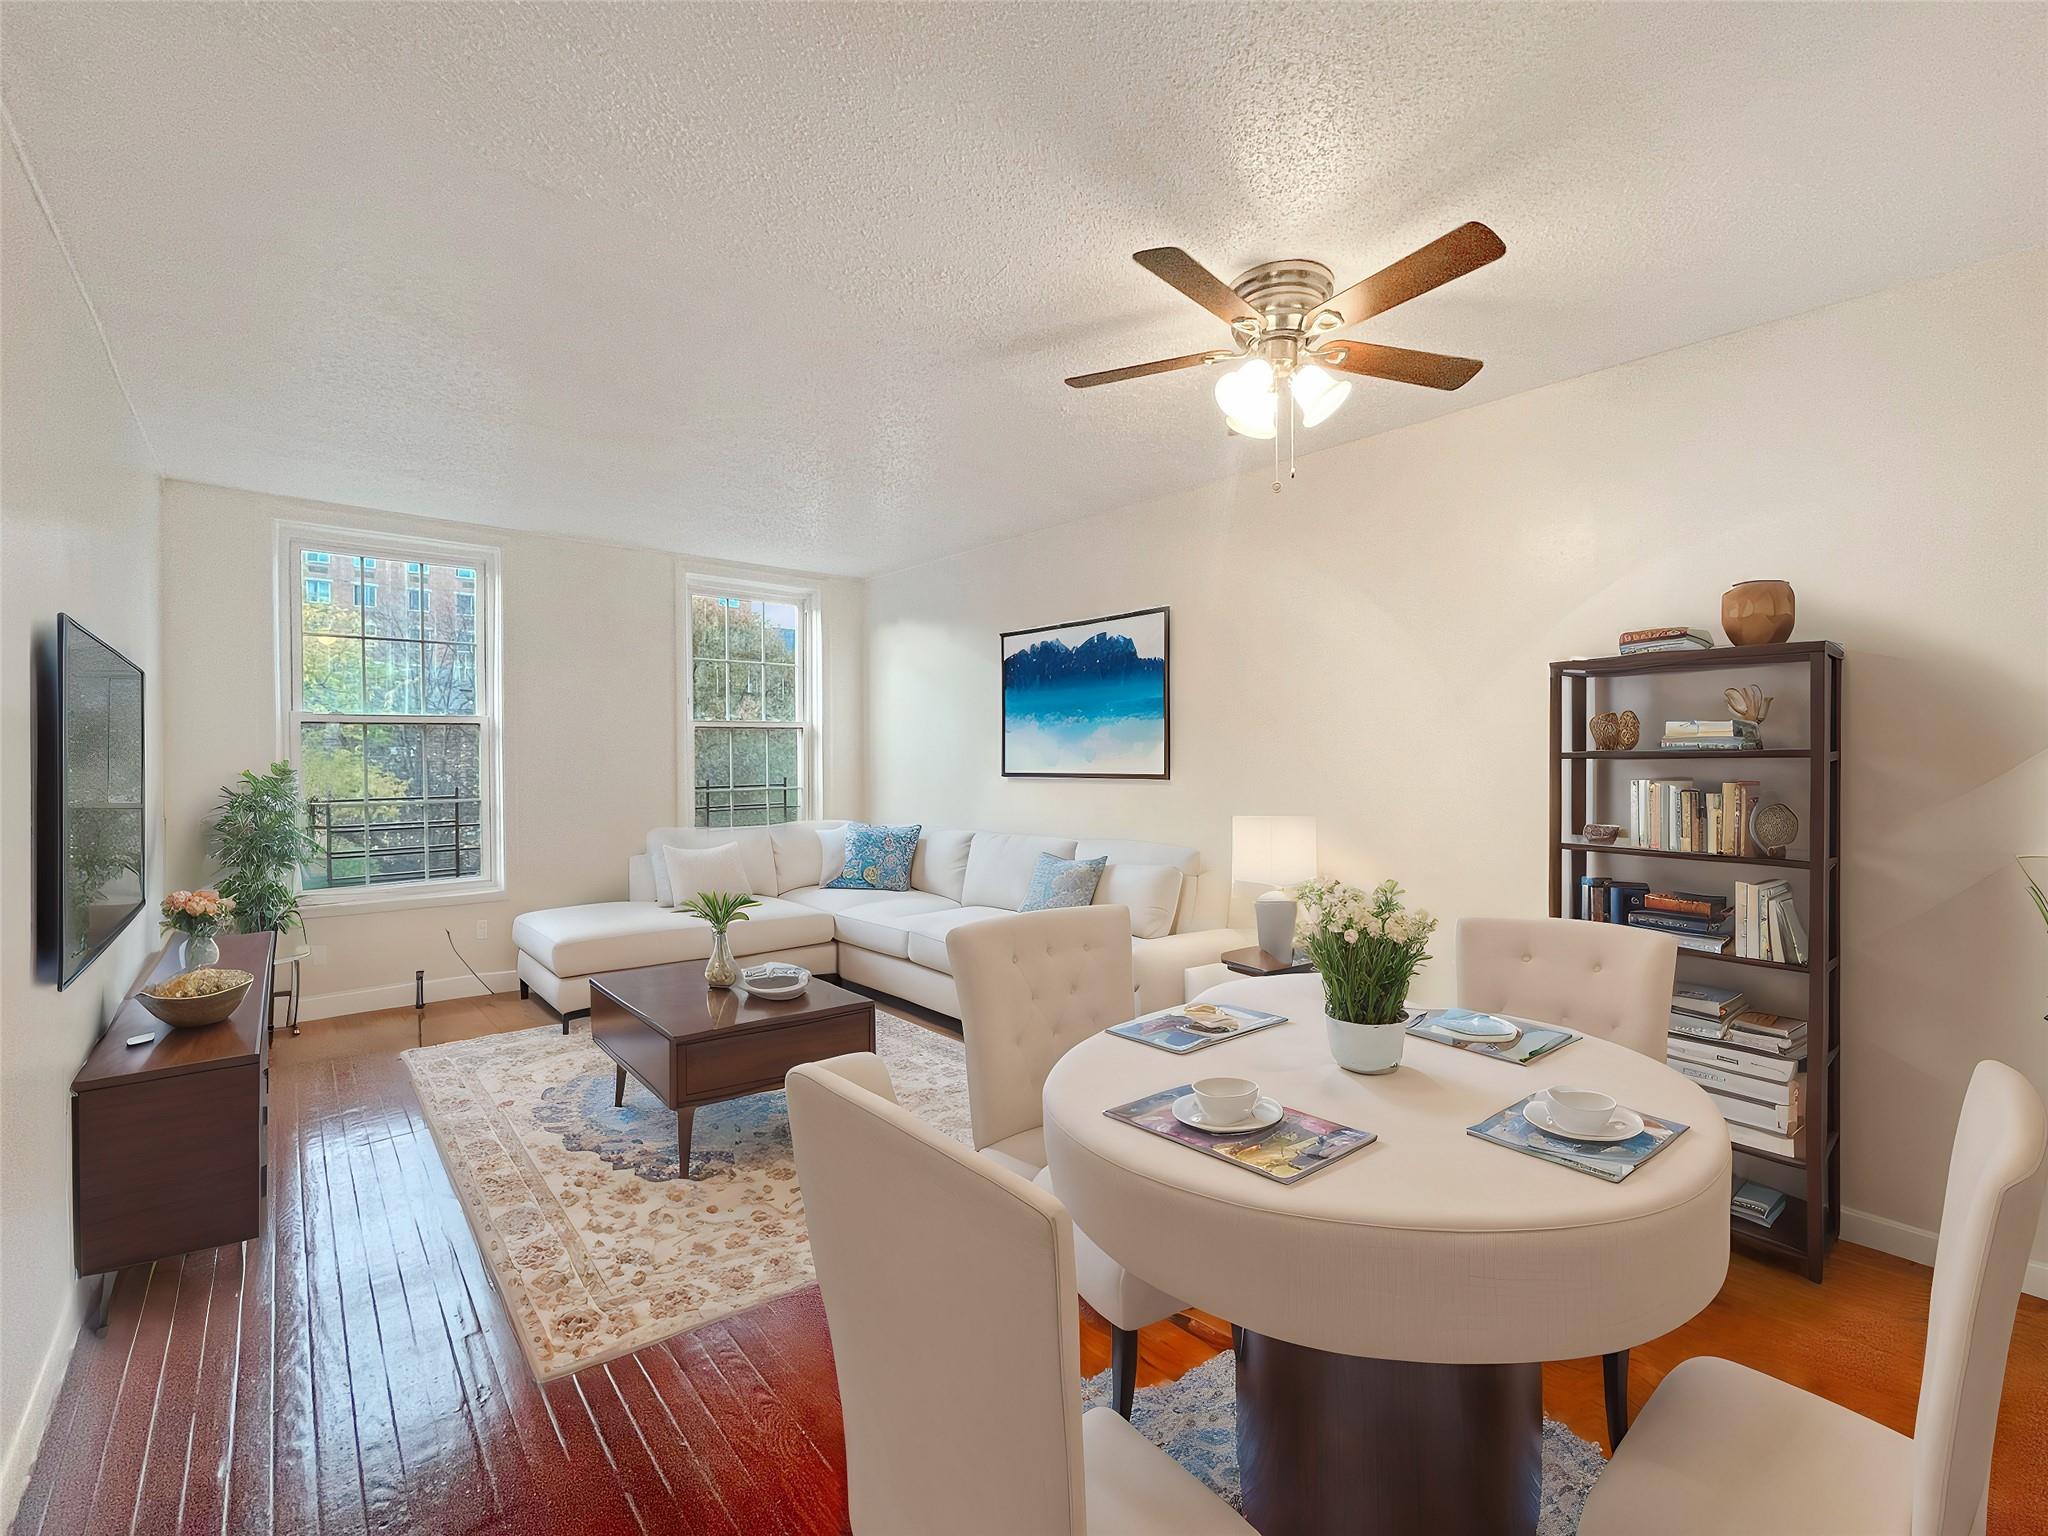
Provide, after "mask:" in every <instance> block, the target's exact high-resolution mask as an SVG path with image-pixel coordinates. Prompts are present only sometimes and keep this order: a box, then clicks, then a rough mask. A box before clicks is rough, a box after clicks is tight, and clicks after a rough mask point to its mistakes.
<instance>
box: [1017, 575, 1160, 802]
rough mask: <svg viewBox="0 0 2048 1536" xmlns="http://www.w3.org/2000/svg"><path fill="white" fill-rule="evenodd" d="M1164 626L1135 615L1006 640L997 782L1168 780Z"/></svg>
mask: <svg viewBox="0 0 2048 1536" xmlns="http://www.w3.org/2000/svg"><path fill="white" fill-rule="evenodd" d="M1166 619H1167V610H1166V609H1164V608H1142V609H1140V610H1138V611H1137V612H1136V613H1119V614H1113V615H1111V616H1110V617H1109V618H1106V619H1086V620H1083V621H1082V622H1080V623H1075V624H1047V625H1045V626H1043V627H1041V628H1038V629H1018V630H1011V631H1010V632H1009V633H1007V634H1005V635H1004V636H1003V637H1002V658H1003V776H1004V777H1005V778H1010V779H1163V778H1167V777H1169V774H1168V771H1167V769H1168V756H1167V745H1168V718H1169V710H1168V701H1169V699H1170V698H1171V695H1170V693H1169V692H1168V689H1167V678H1166V661H1167V655H1166V651H1167V631H1166Z"/></svg>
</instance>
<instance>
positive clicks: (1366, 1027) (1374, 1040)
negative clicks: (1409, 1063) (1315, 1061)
mask: <svg viewBox="0 0 2048 1536" xmlns="http://www.w3.org/2000/svg"><path fill="white" fill-rule="evenodd" d="M1323 1024H1324V1026H1325V1028H1326V1029H1327V1030H1328V1032H1329V1036H1330V1054H1331V1055H1332V1056H1334V1057H1335V1058H1336V1059H1337V1065H1338V1066H1340V1067H1342V1068H1343V1069H1344V1070H1345V1071H1346V1072H1363V1073H1368V1074H1378V1073H1381V1072H1391V1071H1393V1070H1394V1068H1396V1067H1398V1066H1399V1065H1401V1042H1402V1041H1404V1040H1406V1039H1407V1038H1408V1014H1407V1011H1406V1010H1405V1009H1404V1010H1402V1013H1401V1018H1400V1022H1399V1023H1395V1024H1350V1023H1346V1022H1345V1021H1344V1020H1343V1019H1333V1018H1331V1017H1330V1016H1329V1015H1328V1014H1327V1013H1326V1014H1324V1015H1323Z"/></svg>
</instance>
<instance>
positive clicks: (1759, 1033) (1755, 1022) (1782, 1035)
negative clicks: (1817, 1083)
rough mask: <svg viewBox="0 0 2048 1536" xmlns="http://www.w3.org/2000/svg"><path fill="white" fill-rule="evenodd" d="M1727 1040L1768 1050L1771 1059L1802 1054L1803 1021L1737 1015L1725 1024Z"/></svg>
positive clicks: (1772, 1014)
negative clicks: (1772, 1057) (1772, 1056)
mask: <svg viewBox="0 0 2048 1536" xmlns="http://www.w3.org/2000/svg"><path fill="white" fill-rule="evenodd" d="M1727 1038H1728V1039H1729V1040H1730V1041H1732V1042H1733V1043H1734V1044H1736V1045H1745V1046H1748V1047H1750V1048H1751V1049H1753V1050H1759V1051H1768V1052H1770V1053H1771V1054H1772V1055H1774V1056H1793V1055H1803V1054H1804V1053H1805V1050H1806V1020H1804V1019H1782V1018H1780V1017H1779V1016H1778V1015H1777V1014H1775V1013H1756V1012H1749V1013H1739V1014H1736V1015H1735V1016H1734V1017H1733V1018H1731V1019H1730V1020H1729V1021H1728V1036H1727Z"/></svg>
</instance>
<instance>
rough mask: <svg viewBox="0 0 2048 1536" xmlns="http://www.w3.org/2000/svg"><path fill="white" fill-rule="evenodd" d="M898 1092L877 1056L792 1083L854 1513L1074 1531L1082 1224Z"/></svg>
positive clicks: (858, 1525)
mask: <svg viewBox="0 0 2048 1536" xmlns="http://www.w3.org/2000/svg"><path fill="white" fill-rule="evenodd" d="M1126 937H1128V935H1126ZM887 1086H888V1074H887V1072H886V1071H885V1070H884V1069H883V1067H882V1064H881V1063H880V1062H879V1061H878V1060H877V1059H876V1058H875V1057H873V1056H867V1055H862V1056H842V1057H838V1058H836V1059H834V1060H832V1061H826V1062H818V1063H815V1064H811V1065H806V1066H800V1067H797V1068H794V1069H793V1070H792V1071H791V1072H790V1074H789V1077H788V1089H789V1128H790V1132H791V1136H792V1138H793V1140H794V1141H795V1143H796V1172H797V1179H798V1182H799V1183H800V1184H801V1185H802V1187H803V1196H804V1216H805V1218H806V1220H807V1221H808V1222H809V1224H810V1237H811V1254H812V1257H813V1259H814V1260H815V1262H816V1264H817V1270H818V1288H819V1289H820V1291H822V1292H823V1293H824V1298H825V1320H826V1322H827V1323H829V1324H830V1325H831V1329H832V1359H833V1364H834V1367H835V1369H836V1371H837V1374H838V1378H839V1400H840V1403H841V1405H842V1408H843V1410H844V1419H845V1424H846V1501H847V1506H848V1512H849V1514H850V1516H851V1524H852V1527H853V1529H854V1530H855V1531H857V1532H860V1533H862V1536H960V1533H964V1532H973V1533H974V1536H1075V1533H1078V1532H1081V1531H1083V1530H1085V1529H1086V1528H1087V1510H1086V1504H1085V1493H1084V1489H1085V1483H1084V1480H1083V1479H1084V1464H1083V1461H1082V1448H1081V1446H1082V1441H1081V1398H1080V1394H1079V1393H1078V1392H1077V1391H1076V1390H1075V1382H1076V1381H1077V1380H1078V1379H1079V1377H1080V1373H1081V1331H1080V1330H1081V1316H1080V1308H1079V1307H1077V1306H1076V1305H1075V1304H1074V1229H1073V1223H1072V1221H1070V1220H1069V1219H1068V1217H1067V1213H1066V1210H1065V1209H1064V1208H1063V1207H1062V1206H1061V1205H1060V1203H1059V1201H1058V1200H1056V1199H1055V1198H1054V1197H1053V1196H1052V1195H1051V1194H1050V1193H1048V1192H1047V1191H1045V1190H1042V1189H1039V1188H1037V1187H1036V1186H1034V1185H1032V1184H1030V1183H1029V1182H1027V1181H1026V1180H1024V1179H1020V1178H1018V1177H1017V1176H1016V1175H1015V1174H1014V1173H1011V1172H1010V1171H1009V1170H1008V1169H1006V1168H1002V1167H999V1166H998V1165H997V1164H995V1163H993V1162H991V1161H990V1160H989V1159H987V1158H985V1157H981V1156H978V1155H977V1154H975V1153H973V1152H969V1151H968V1150H967V1149H966V1148H965V1147H963V1146H961V1145H960V1144H959V1143H958V1142H955V1141H953V1140H951V1139H949V1138H947V1137H945V1136H941V1135H940V1134H939V1133H938V1132H937V1131H935V1130H933V1129H932V1128H931V1127H930V1126H928V1125H926V1124H925V1123H924V1122H923V1121H921V1120H919V1119H918V1118H917V1117H916V1116H915V1115H912V1114H910V1113H909V1112H908V1111H906V1110H902V1109H899V1108H897V1107H896V1105H895V1104H893V1103H891V1102H890V1101H889V1099H888V1098H886V1097H885V1096H884V1095H883V1094H882V1093H881V1092H878V1091H876V1090H877V1089H886V1088H887ZM992 1325H993V1326H992ZM990 1381H997V1382H1000V1383H1001V1387H1000V1389H999V1390H996V1391H990V1390H988V1383H989V1382H990Z"/></svg>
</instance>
